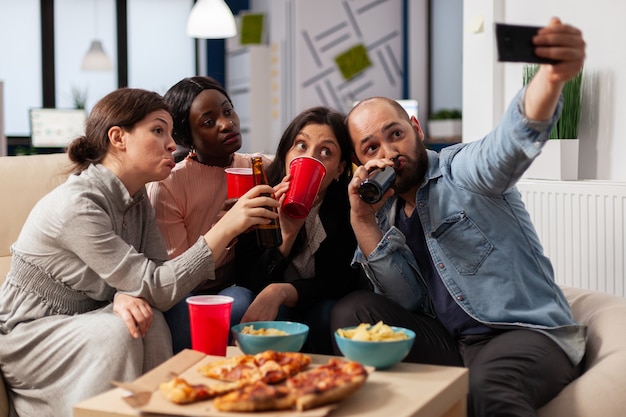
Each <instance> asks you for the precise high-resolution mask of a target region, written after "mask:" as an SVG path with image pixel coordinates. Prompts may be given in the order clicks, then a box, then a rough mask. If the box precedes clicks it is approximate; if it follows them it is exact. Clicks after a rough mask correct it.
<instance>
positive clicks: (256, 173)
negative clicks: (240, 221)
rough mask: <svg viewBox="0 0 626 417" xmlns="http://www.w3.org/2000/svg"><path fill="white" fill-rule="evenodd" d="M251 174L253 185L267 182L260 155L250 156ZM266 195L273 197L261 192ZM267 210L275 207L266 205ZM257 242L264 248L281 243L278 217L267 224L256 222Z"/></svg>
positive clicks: (281, 237)
mask: <svg viewBox="0 0 626 417" xmlns="http://www.w3.org/2000/svg"><path fill="white" fill-rule="evenodd" d="M252 176H253V177H254V185H259V184H267V176H266V175H265V170H264V169H263V160H262V159H261V157H260V156H253V157H252ZM263 195H264V196H266V197H272V198H274V194H269V193H267V194H263ZM266 208H267V209H268V210H272V211H274V212H277V210H276V208H275V207H273V208H270V207H266ZM256 241H257V244H258V245H259V246H261V247H264V248H273V247H275V246H280V245H281V244H282V243H283V235H282V234H281V233H280V224H279V222H278V218H276V219H274V220H272V221H271V222H270V223H269V224H258V225H257V226H256Z"/></svg>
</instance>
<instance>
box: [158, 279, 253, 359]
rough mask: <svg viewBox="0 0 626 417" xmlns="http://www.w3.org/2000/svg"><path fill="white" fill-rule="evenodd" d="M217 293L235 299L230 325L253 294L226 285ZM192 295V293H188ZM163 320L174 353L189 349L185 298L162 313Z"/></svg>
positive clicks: (246, 307)
mask: <svg viewBox="0 0 626 417" xmlns="http://www.w3.org/2000/svg"><path fill="white" fill-rule="evenodd" d="M218 294H219V295H227V296H229V297H233V298H234V299H235V301H234V302H233V305H232V310H231V315H230V326H231V327H232V326H234V325H235V324H238V323H239V322H240V321H241V318H242V317H243V315H244V313H245V312H246V310H247V309H248V306H249V305H250V304H251V303H252V300H254V294H253V293H252V292H251V291H250V290H248V289H247V288H243V287H236V286H232V287H228V288H224V289H223V290H222V291H220V292H219V293H218ZM190 295H192V294H190ZM163 315H164V316H165V321H166V322H167V325H168V326H169V328H170V333H171V334H172V347H173V349H174V354H176V353H178V352H180V351H181V350H183V349H191V331H190V329H189V309H188V307H187V301H186V299H182V300H181V301H179V302H178V303H177V304H175V305H174V306H173V307H172V308H170V309H169V310H167V311H166V312H164V313H163ZM230 340H231V337H230V336H229V343H230Z"/></svg>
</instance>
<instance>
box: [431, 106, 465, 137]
mask: <svg viewBox="0 0 626 417" xmlns="http://www.w3.org/2000/svg"><path fill="white" fill-rule="evenodd" d="M461 119H462V114H461V110H459V109H440V110H438V111H436V112H435V113H433V114H432V116H431V117H430V119H429V120H428V141H429V142H434V143H457V142H460V141H461V133H462V125H461Z"/></svg>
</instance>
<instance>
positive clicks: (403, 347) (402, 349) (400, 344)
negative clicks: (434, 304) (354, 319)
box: [334, 326, 415, 369]
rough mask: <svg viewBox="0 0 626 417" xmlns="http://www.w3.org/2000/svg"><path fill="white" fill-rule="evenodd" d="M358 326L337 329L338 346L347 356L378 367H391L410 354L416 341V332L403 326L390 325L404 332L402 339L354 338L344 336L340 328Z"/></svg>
mask: <svg viewBox="0 0 626 417" xmlns="http://www.w3.org/2000/svg"><path fill="white" fill-rule="evenodd" d="M356 327H357V326H352V327H344V328H342V329H338V330H337V331H335V333H334V335H335V341H336V342H337V347H338V348H339V350H340V351H341V353H342V354H343V356H345V357H346V358H348V359H350V360H352V361H355V362H359V363H360V364H362V365H365V366H373V367H375V368H376V369H385V368H390V367H392V366H393V365H395V364H396V363H398V362H400V361H401V360H402V359H404V358H405V357H406V355H408V354H409V351H410V350H411V348H412V347H413V343H414V342H415V332H414V331H412V330H409V329H405V328H403V327H395V326H390V327H391V329H392V330H393V331H394V332H401V333H404V334H405V335H406V336H407V338H406V339H400V340H376V341H374V340H353V339H351V338H348V337H344V336H342V335H341V334H340V332H339V330H344V331H345V330H352V329H355V328H356Z"/></svg>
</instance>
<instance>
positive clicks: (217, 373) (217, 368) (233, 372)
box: [198, 355, 262, 382]
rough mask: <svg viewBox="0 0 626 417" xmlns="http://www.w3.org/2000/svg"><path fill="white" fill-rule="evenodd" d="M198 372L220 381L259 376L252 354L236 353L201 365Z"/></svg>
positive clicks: (257, 378)
mask: <svg viewBox="0 0 626 417" xmlns="http://www.w3.org/2000/svg"><path fill="white" fill-rule="evenodd" d="M198 370H199V371H200V373H201V374H202V375H204V376H206V377H209V378H213V379H218V380H220V381H230V382H234V381H241V380H242V379H243V380H247V381H252V382H254V381H258V380H259V379H260V378H261V376H262V375H261V373H260V371H259V366H258V364H257V362H256V360H255V358H254V356H253V355H237V356H233V357H230V358H225V359H221V360H217V361H215V362H210V363H207V364H205V365H202V366H201V367H200V368H199V369H198Z"/></svg>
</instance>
